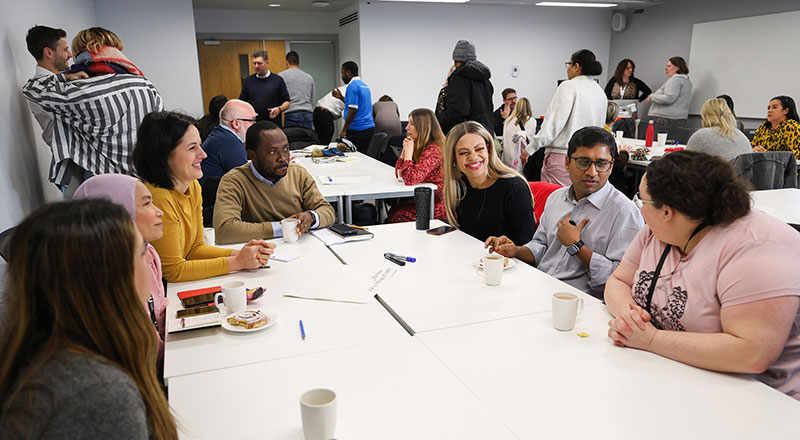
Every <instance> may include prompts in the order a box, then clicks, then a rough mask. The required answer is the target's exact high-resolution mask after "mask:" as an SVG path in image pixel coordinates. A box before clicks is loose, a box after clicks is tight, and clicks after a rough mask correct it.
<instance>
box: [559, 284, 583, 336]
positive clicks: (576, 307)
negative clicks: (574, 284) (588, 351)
mask: <svg viewBox="0 0 800 440" xmlns="http://www.w3.org/2000/svg"><path fill="white" fill-rule="evenodd" d="M581 312H583V299H582V298H578V297H577V296H575V294H572V293H567V292H559V293H554V294H553V327H555V328H556V330H561V331H570V330H572V329H573V327H575V318H577V317H578V315H580V314H581Z"/></svg>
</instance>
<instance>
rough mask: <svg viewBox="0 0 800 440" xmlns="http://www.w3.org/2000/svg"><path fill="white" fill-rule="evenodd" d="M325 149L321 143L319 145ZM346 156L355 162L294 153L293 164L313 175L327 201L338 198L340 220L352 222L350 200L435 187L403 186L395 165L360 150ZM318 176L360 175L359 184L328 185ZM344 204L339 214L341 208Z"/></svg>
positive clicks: (423, 184)
mask: <svg viewBox="0 0 800 440" xmlns="http://www.w3.org/2000/svg"><path fill="white" fill-rule="evenodd" d="M320 148H324V146H320ZM347 156H348V157H356V158H358V160H357V161H354V162H333V163H314V162H313V160H312V158H310V157H305V154H302V153H297V157H296V161H295V162H296V163H298V164H300V165H302V166H303V167H304V168H306V169H307V170H308V172H309V173H310V174H311V175H312V176H313V177H314V180H315V181H316V182H317V188H319V190H320V192H321V193H322V195H323V197H325V198H326V199H327V200H333V199H336V198H339V199H340V201H341V203H340V204H339V206H340V208H339V212H338V215H339V221H345V222H347V223H352V222H353V213H352V211H351V208H350V202H353V201H358V200H367V199H376V200H380V199H386V198H393V197H413V196H414V189H415V188H419V187H425V188H431V191H434V190H436V185H434V184H432V183H421V184H419V185H413V186H406V185H405V184H404V183H403V181H402V180H401V179H398V178H397V177H395V174H394V168H393V167H390V166H389V165H386V164H385V163H383V162H381V161H379V160H375V159H373V158H371V157H369V156H367V155H366V154H363V153H358V152H356V153H347ZM320 176H331V177H344V176H360V178H361V179H362V181H360V182H358V183H346V184H330V183H328V182H324V181H323V179H321V178H320ZM342 206H343V207H344V212H343V213H342V211H341V207H342ZM433 214H434V213H433V193H431V214H430V215H431V218H433Z"/></svg>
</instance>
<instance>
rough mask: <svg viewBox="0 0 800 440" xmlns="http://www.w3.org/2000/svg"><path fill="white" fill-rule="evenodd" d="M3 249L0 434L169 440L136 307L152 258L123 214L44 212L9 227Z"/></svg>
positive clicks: (90, 207) (107, 208) (112, 208)
mask: <svg viewBox="0 0 800 440" xmlns="http://www.w3.org/2000/svg"><path fill="white" fill-rule="evenodd" d="M10 249H11V256H10V263H9V268H8V272H7V274H8V283H7V298H8V306H7V310H6V315H7V320H8V326H7V327H6V329H5V332H4V333H3V335H2V339H0V353H3V356H2V357H0V396H2V397H0V414H2V415H0V432H2V433H3V436H8V437H10V438H50V437H54V436H58V437H63V438H87V439H88V438H143V439H144V438H149V437H152V438H158V439H170V438H177V436H178V435H177V428H176V424H175V421H174V420H173V417H172V415H171V413H170V410H169V407H168V404H167V400H166V398H165V397H164V393H163V392H162V390H161V386H160V385H159V382H158V379H157V378H156V367H155V365H156V353H157V342H156V338H155V336H154V335H153V326H152V324H151V323H150V322H149V320H148V318H147V315H146V314H145V312H144V310H143V309H142V305H141V304H142V302H143V298H144V297H145V296H148V295H150V273H149V272H150V270H149V263H150V254H149V253H147V252H146V248H145V242H144V240H143V239H142V236H141V235H140V234H139V232H138V230H137V229H136V227H135V226H134V224H133V222H132V221H131V218H130V216H129V215H128V213H127V212H126V211H125V209H124V208H123V207H121V206H119V205H115V204H113V203H111V202H108V201H105V200H79V201H70V202H59V203H54V204H50V205H46V206H44V207H42V208H40V209H38V210H37V211H35V212H34V213H33V214H31V215H30V216H29V217H28V218H27V219H25V220H24V221H23V222H22V223H21V224H20V225H19V226H18V227H17V230H16V231H15V233H14V236H13V238H12V239H11V247H10Z"/></svg>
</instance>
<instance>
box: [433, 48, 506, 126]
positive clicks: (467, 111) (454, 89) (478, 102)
mask: <svg viewBox="0 0 800 440" xmlns="http://www.w3.org/2000/svg"><path fill="white" fill-rule="evenodd" d="M491 77H492V72H490V71H489V68H488V67H487V66H486V65H485V64H483V63H481V62H480V61H478V60H472V61H467V62H466V63H464V64H462V65H461V66H459V67H458V68H457V69H456V70H454V71H453V74H452V75H450V79H449V80H448V81H447V89H446V91H445V93H446V96H445V98H444V109H443V110H440V109H437V112H436V118H437V119H438V120H439V125H441V126H442V131H443V132H444V133H445V134H447V132H448V131H450V129H451V128H453V127H454V126H455V125H456V124H459V123H461V122H464V121H478V122H480V123H481V124H483V126H484V127H486V129H487V130H489V132H490V133H491V132H493V131H494V122H493V120H492V110H493V108H494V107H493V106H492V94H493V93H494V87H492V83H491V82H490V81H489V78H491Z"/></svg>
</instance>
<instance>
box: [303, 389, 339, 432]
mask: <svg viewBox="0 0 800 440" xmlns="http://www.w3.org/2000/svg"><path fill="white" fill-rule="evenodd" d="M300 418H301V419H302V421H303V435H304V436H305V439H306V440H330V439H332V438H333V436H334V433H335V432H336V393H334V392H333V391H331V390H326V389H324V388H319V389H315V390H311V391H306V392H305V393H303V395H302V396H300Z"/></svg>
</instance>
